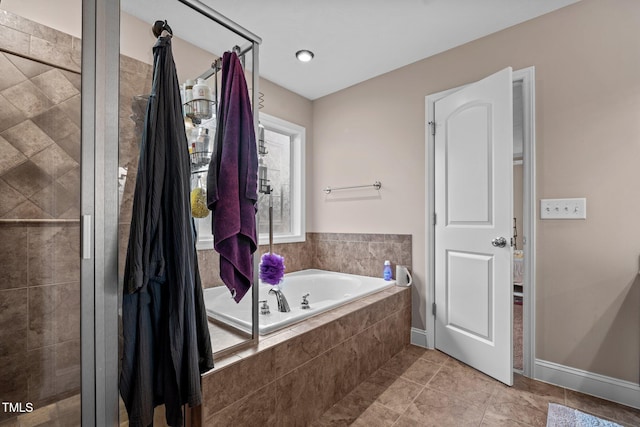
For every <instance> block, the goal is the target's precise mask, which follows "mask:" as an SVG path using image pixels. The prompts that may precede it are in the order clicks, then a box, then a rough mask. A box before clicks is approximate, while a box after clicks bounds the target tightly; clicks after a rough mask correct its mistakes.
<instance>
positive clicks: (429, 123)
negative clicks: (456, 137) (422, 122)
mask: <svg viewBox="0 0 640 427" xmlns="http://www.w3.org/2000/svg"><path fill="white" fill-rule="evenodd" d="M427 124H428V125H429V127H430V128H431V135H434V136H435V134H436V122H428V123H427Z"/></svg>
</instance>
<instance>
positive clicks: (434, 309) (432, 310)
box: [431, 302, 436, 316]
mask: <svg viewBox="0 0 640 427" xmlns="http://www.w3.org/2000/svg"><path fill="white" fill-rule="evenodd" d="M431 313H432V314H433V315H434V316H435V315H436V303H435V302H434V303H433V304H431Z"/></svg>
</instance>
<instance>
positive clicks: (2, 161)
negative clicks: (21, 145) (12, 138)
mask: <svg viewBox="0 0 640 427" xmlns="http://www.w3.org/2000/svg"><path fill="white" fill-rule="evenodd" d="M0 153H2V156H0V176H1V175H4V174H6V173H7V172H8V171H10V170H11V169H13V168H14V167H16V166H18V165H19V164H21V163H24V162H25V161H26V160H27V158H26V157H25V156H24V155H23V154H22V153H21V152H20V151H19V150H17V149H16V148H15V147H14V146H13V145H11V144H10V143H9V142H8V141H7V140H6V139H4V138H3V137H1V136H0Z"/></svg>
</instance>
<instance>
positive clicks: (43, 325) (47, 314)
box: [28, 285, 56, 349]
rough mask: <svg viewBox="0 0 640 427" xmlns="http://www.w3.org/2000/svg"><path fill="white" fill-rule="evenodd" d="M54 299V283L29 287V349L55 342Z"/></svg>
mask: <svg viewBox="0 0 640 427" xmlns="http://www.w3.org/2000/svg"><path fill="white" fill-rule="evenodd" d="M55 300H56V287H55V285H49V286H36V287H31V288H29V331H28V342H29V349H36V348H41V347H44V346H51V345H53V344H55V342H56V307H55Z"/></svg>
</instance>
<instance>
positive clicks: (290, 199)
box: [191, 113, 305, 249]
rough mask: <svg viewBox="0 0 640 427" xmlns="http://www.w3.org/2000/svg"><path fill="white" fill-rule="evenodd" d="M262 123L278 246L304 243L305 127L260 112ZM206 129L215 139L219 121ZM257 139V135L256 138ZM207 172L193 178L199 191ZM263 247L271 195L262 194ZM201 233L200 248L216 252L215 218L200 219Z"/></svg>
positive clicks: (275, 240)
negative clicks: (212, 226)
mask: <svg viewBox="0 0 640 427" xmlns="http://www.w3.org/2000/svg"><path fill="white" fill-rule="evenodd" d="M260 123H261V124H262V125H263V126H264V128H265V132H264V133H265V148H266V150H267V154H266V155H264V157H262V158H263V161H264V163H265V165H266V166H267V179H268V180H269V185H270V186H271V189H272V199H273V241H274V243H291V242H303V241H304V240H305V210H304V206H305V201H304V158H305V157H304V151H305V128H304V127H302V126H298V125H296V124H293V123H290V122H288V121H286V120H282V119H279V118H277V117H273V116H270V115H268V114H263V113H260ZM203 125H204V126H207V127H209V128H210V135H211V139H212V140H213V139H214V137H213V135H214V133H215V119H212V120H211V121H210V122H208V123H203ZM256 137H257V135H256ZM206 175H207V172H206V170H204V171H203V173H201V174H197V173H194V174H193V175H192V182H191V188H195V187H196V186H197V185H198V183H197V180H198V177H201V181H202V184H203V185H206ZM258 216H259V223H258V226H259V229H258V233H259V239H258V240H259V244H261V245H266V244H268V243H269V196H268V195H267V194H263V193H258ZM195 221H196V230H197V233H198V241H197V244H196V247H197V249H212V248H213V236H212V235H211V215H209V216H207V217H206V218H201V219H198V218H196V220H195Z"/></svg>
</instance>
